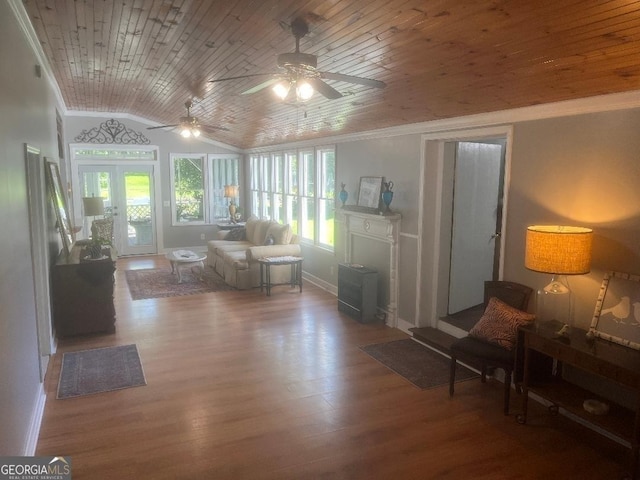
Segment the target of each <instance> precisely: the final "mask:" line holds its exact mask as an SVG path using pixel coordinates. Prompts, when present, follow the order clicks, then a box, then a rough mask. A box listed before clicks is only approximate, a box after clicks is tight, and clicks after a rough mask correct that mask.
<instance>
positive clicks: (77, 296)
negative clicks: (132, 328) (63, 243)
mask: <svg viewBox="0 0 640 480" xmlns="http://www.w3.org/2000/svg"><path fill="white" fill-rule="evenodd" d="M103 254H104V257H105V258H103V259H100V260H87V259H86V257H87V256H88V252H86V250H85V249H84V248H82V247H80V246H77V245H75V246H74V247H73V248H72V249H71V253H70V255H69V256H66V255H64V253H63V254H61V255H60V256H59V257H58V259H57V261H56V264H55V265H54V266H53V268H52V271H51V297H52V309H53V321H54V324H55V328H56V334H57V335H58V336H62V337H66V336H71V335H83V334H89V333H113V332H115V330H116V326H115V322H116V311H115V306H114V304H113V287H114V272H115V270H116V262H115V260H116V256H115V253H113V252H112V251H111V249H108V248H105V249H104V250H103Z"/></svg>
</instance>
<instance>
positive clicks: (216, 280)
mask: <svg viewBox="0 0 640 480" xmlns="http://www.w3.org/2000/svg"><path fill="white" fill-rule="evenodd" d="M180 272H181V275H182V283H178V276H177V275H175V274H173V273H171V268H145V269H141V270H125V272H124V273H125V276H126V278H127V284H128V285H129V293H131V298H132V299H133V300H143V299H145V298H163V297H176V296H181V295H196V294H201V293H211V292H221V291H225V290H235V289H234V288H233V287H230V286H229V285H227V284H226V283H225V281H224V279H223V278H222V277H221V276H220V275H218V274H217V273H216V272H215V271H214V270H213V269H212V268H205V271H204V274H202V275H200V274H197V273H194V272H193V271H192V270H191V269H190V268H184V267H182V270H181V271H180Z"/></svg>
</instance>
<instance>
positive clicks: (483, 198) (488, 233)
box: [448, 142, 503, 314]
mask: <svg viewBox="0 0 640 480" xmlns="http://www.w3.org/2000/svg"><path fill="white" fill-rule="evenodd" d="M454 176H455V177H454V192H453V226H452V232H451V234H452V238H451V265H450V276H449V307H448V313H449V314H453V313H456V312H460V311H462V310H466V309H467V308H471V307H474V306H476V305H479V304H482V303H483V301H484V281H485V280H492V279H497V271H496V269H495V268H494V267H495V265H496V262H495V260H494V259H496V258H500V254H499V246H500V242H499V241H496V240H498V239H499V235H500V233H499V230H498V228H499V225H500V224H501V222H502V212H501V203H500V199H501V196H502V178H503V177H502V146H501V145H495V144H486V143H475V142H459V143H458V145H457V150H456V164H455V173H454Z"/></svg>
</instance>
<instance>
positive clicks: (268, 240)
mask: <svg viewBox="0 0 640 480" xmlns="http://www.w3.org/2000/svg"><path fill="white" fill-rule="evenodd" d="M274 243H275V239H274V238H273V235H267V238H265V240H264V244H265V245H273V244H274Z"/></svg>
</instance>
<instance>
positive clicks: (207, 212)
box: [169, 153, 242, 227]
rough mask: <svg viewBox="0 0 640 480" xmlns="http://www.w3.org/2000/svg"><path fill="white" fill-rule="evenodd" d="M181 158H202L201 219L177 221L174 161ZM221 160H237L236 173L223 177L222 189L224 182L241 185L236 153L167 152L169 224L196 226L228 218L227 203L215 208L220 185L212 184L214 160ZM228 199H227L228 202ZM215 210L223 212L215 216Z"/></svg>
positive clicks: (238, 200) (238, 161)
mask: <svg viewBox="0 0 640 480" xmlns="http://www.w3.org/2000/svg"><path fill="white" fill-rule="evenodd" d="M182 158H192V159H198V160H202V166H203V167H202V172H203V181H204V185H203V190H204V193H203V202H204V206H203V210H204V212H203V219H202V220H194V221H188V222H178V221H177V215H176V214H177V201H176V191H175V180H176V179H175V161H176V159H182ZM221 160H235V161H236V162H237V173H236V174H233V175H232V177H233V178H231V179H228V178H227V179H224V180H223V181H222V189H224V185H225V184H230V183H227V182H233V183H232V184H235V185H239V186H240V187H242V185H241V157H240V155H237V154H220V153H209V154H206V153H170V154H169V170H170V172H169V173H170V182H171V184H170V188H171V225H172V226H174V227H185V226H196V225H211V224H215V223H217V222H220V221H221V220H223V219H226V218H228V214H227V213H226V212H227V211H228V210H226V208H228V203H227V204H226V206H225V209H222V208H216V205H215V204H214V203H215V202H217V201H218V199H219V198H223V200H224V197H221V196H220V195H219V194H220V193H221V192H219V191H218V190H220V186H219V185H216V184H214V182H215V180H216V178H215V171H214V168H215V167H214V166H215V163H216V162H219V161H221ZM228 201H229V200H227V202H228ZM234 201H235V203H236V205H239V202H240V198H239V197H237V198H235V199H234ZM216 211H219V212H220V213H222V212H223V211H224V212H225V214H224V216H218V217H216Z"/></svg>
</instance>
